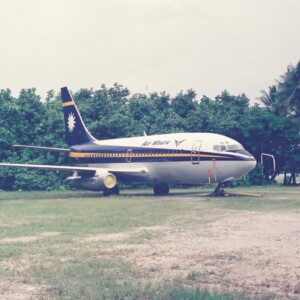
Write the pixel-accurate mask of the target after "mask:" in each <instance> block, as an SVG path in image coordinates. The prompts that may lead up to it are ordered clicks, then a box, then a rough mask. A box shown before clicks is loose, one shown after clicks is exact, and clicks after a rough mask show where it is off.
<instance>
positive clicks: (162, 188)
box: [153, 183, 170, 196]
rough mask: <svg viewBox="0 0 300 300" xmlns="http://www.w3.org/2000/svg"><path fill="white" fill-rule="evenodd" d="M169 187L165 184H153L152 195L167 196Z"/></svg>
mask: <svg viewBox="0 0 300 300" xmlns="http://www.w3.org/2000/svg"><path fill="white" fill-rule="evenodd" d="M169 190H170V189H169V186H168V185H167V184H163V183H161V184H155V185H154V187H153V191H154V194H155V195H156V196H164V195H168V194H169Z"/></svg>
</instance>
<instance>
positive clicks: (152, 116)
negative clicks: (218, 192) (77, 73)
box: [0, 63, 300, 190]
mask: <svg viewBox="0 0 300 300" xmlns="http://www.w3.org/2000/svg"><path fill="white" fill-rule="evenodd" d="M299 78H300V63H299V64H298V65H297V66H296V67H291V66H290V67H289V68H288V71H287V73H286V74H285V75H284V76H282V78H281V79H282V80H281V81H279V82H278V83H277V85H273V86H271V87H270V89H269V92H263V95H262V99H261V100H262V101H263V102H264V104H265V105H266V107H260V106H258V105H255V106H250V105H249V99H248V98H247V97H246V96H245V95H244V94H242V95H238V96H234V95H231V94H230V93H228V92H227V91H224V92H222V93H221V94H220V95H218V96H217V97H216V98H215V99H210V98H208V97H206V96H204V97H202V98H201V99H197V95H196V93H195V92H194V91H193V90H188V91H187V92H180V93H179V94H178V95H176V96H175V97H171V96H170V95H168V94H167V93H165V92H163V93H152V94H149V95H145V94H134V95H131V94H130V93H129V91H128V89H127V88H124V87H123V86H121V85H119V84H115V85H114V86H113V87H111V88H107V87H106V86H104V85H103V86H101V88H99V89H98V90H93V89H81V90H79V91H77V92H76V93H74V98H75V100H76V102H77V104H78V107H79V109H80V111H81V114H82V117H83V119H84V121H85V123H86V125H87V127H88V128H89V130H90V131H91V133H92V134H93V135H94V136H95V137H96V138H98V139H107V138H118V137H129V136H138V135H143V133H144V132H146V133H147V134H148V135H151V134H162V133H173V132H214V133H220V134H224V135H226V136H229V137H231V138H233V139H235V140H237V141H239V142H240V143H241V144H243V145H244V147H245V148H246V149H247V150H248V151H249V152H251V153H252V154H253V155H254V156H255V158H256V159H257V161H258V162H259V161H260V158H261V153H262V152H264V153H271V154H273V155H274V156H275V158H276V163H277V166H276V174H278V173H283V172H285V173H290V174H291V181H290V183H295V180H294V179H295V174H296V172H300V151H299V145H300V135H299V132H300V122H299V116H300V110H299V106H300V93H299V90H300V80H299ZM0 123H1V124H0V160H1V161H6V162H18V163H35V164H58V165H59V164H68V163H69V162H68V161H67V158H66V157H65V156H64V155H63V154H59V153H56V152H45V151H37V150H30V149H25V150H17V151H16V149H14V148H13V147H12V145H13V144H27V145H37V146H50V147H61V148H65V147H66V144H65V140H64V136H65V133H64V121H63V114H62V108H61V99H60V95H59V93H55V92H54V91H49V92H48V95H47V98H46V99H45V101H41V99H40V97H39V96H38V95H37V94H36V90H35V89H34V88H32V89H22V90H21V92H20V94H19V96H18V98H14V97H13V96H12V94H11V91H10V90H9V89H2V90H1V91H0ZM269 171H270V167H269V166H268V164H266V167H265V169H264V173H265V178H274V176H275V175H276V174H274V173H272V172H269ZM260 174H261V166H260V165H258V167H257V169H256V170H255V171H254V172H253V173H252V174H251V175H250V177H249V178H248V180H249V181H250V183H261V179H262V178H261V176H259V175H260ZM63 179H64V176H62V175H60V174H57V173H55V172H50V171H42V170H41V171H26V170H23V169H13V168H3V167H2V168H0V189H5V190H32V189H36V190H45V189H58V188H64V184H63Z"/></svg>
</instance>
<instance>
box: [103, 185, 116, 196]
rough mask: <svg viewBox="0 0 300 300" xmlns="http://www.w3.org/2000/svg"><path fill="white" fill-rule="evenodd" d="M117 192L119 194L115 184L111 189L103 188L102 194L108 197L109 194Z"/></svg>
mask: <svg viewBox="0 0 300 300" xmlns="http://www.w3.org/2000/svg"><path fill="white" fill-rule="evenodd" d="M119 194H120V189H119V187H118V186H117V185H116V186H115V187H113V188H112V189H108V188H105V189H104V190H103V196H105V197H109V196H110V195H119Z"/></svg>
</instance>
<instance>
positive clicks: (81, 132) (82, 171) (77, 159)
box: [0, 87, 256, 196]
mask: <svg viewBox="0 0 300 300" xmlns="http://www.w3.org/2000/svg"><path fill="white" fill-rule="evenodd" d="M61 98H62V107H63V113H64V122H65V133H66V141H67V144H68V148H52V147H42V146H31V145H15V147H21V148H22V147H23V148H29V149H38V150H47V151H59V152H64V153H66V154H67V155H68V157H69V158H70V159H71V161H72V162H73V165H72V166H56V165H33V164H12V163H1V164H0V166H2V167H18V168H26V169H46V170H55V171H61V172H71V173H72V175H71V176H69V177H67V178H66V182H67V183H68V184H69V185H70V186H71V187H74V188H79V189H85V190H91V191H103V194H104V195H105V196H109V195H110V194H119V187H118V185H117V183H118V182H144V183H151V184H152V185H153V191H154V194H155V195H167V194H168V193H169V184H180V185H203V184H208V183H214V184H215V185H216V189H215V191H214V193H213V194H215V195H218V194H220V191H221V189H222V184H224V183H226V182H229V181H236V180H239V179H241V178H242V177H243V176H245V175H246V174H247V173H249V172H250V171H251V170H252V169H253V168H254V167H255V166H256V160H255V158H254V157H253V156H252V155H251V154H250V153H249V152H247V151H246V150H245V149H244V148H243V146H242V145H241V144H240V143H238V142H237V141H235V140H233V139H231V138H229V137H226V136H224V135H220V134H214V133H173V134H162V135H149V136H148V135H145V133H144V135H143V136H139V137H130V138H118V139H108V140H97V139H95V138H94V137H93V136H92V135H91V134H90V132H89V131H88V129H87V128H86V126H85V124H84V122H83V120H82V118H81V115H80V112H79V110H78V108H77V106H76V104H75V101H74V99H73V97H72V95H71V93H70V91H69V89H68V88H67V87H63V88H61Z"/></svg>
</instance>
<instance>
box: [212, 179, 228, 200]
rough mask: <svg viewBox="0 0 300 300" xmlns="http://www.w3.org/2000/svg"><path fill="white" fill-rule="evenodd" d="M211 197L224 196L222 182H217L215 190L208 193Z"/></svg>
mask: <svg viewBox="0 0 300 300" xmlns="http://www.w3.org/2000/svg"><path fill="white" fill-rule="evenodd" d="M209 196H212V197H225V191H224V189H223V184H222V182H219V183H218V184H217V186H216V188H215V190H214V191H213V192H212V193H211V194H210V195H209Z"/></svg>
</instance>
